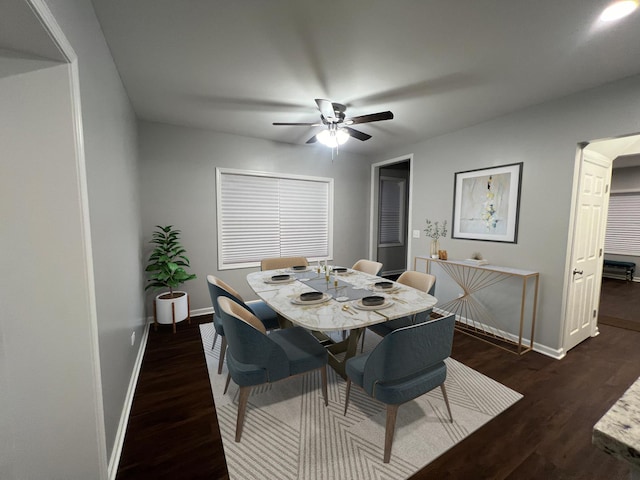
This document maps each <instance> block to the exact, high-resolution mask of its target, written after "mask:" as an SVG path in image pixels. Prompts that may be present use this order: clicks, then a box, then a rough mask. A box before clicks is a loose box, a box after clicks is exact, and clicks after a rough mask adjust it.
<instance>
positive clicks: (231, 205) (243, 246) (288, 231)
mask: <svg viewBox="0 0 640 480" xmlns="http://www.w3.org/2000/svg"><path fill="white" fill-rule="evenodd" d="M216 180H217V182H216V185H217V200H218V202H217V203H218V204H217V212H218V268H219V269H221V270H223V269H230V268H241V267H249V266H256V265H259V264H260V260H261V259H263V258H268V257H287V256H304V257H307V258H308V259H310V260H312V259H316V258H327V257H331V256H332V254H333V252H332V247H333V245H332V240H331V225H332V205H333V179H330V178H318V177H302V176H293V175H278V176H277V175H274V174H268V173H261V172H244V171H240V170H230V169H216Z"/></svg>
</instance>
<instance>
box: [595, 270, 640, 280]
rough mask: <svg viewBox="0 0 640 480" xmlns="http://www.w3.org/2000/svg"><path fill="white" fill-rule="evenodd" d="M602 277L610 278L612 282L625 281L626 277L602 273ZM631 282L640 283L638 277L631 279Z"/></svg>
mask: <svg viewBox="0 0 640 480" xmlns="http://www.w3.org/2000/svg"><path fill="white" fill-rule="evenodd" d="M602 276H603V277H604V278H611V279H613V280H625V281H626V280H627V277H626V276H625V275H618V274H616V273H604V272H603V273H602ZM632 281H633V282H640V277H633V280H632Z"/></svg>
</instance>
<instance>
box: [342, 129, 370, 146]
mask: <svg viewBox="0 0 640 480" xmlns="http://www.w3.org/2000/svg"><path fill="white" fill-rule="evenodd" d="M343 128H344V129H345V130H346V131H347V132H349V135H351V136H352V137H353V138H357V139H358V140H362V141H363V142H364V141H365V140H369V139H370V138H371V135H369V134H368V133H364V132H361V131H360V130H356V129H355V128H351V127H343Z"/></svg>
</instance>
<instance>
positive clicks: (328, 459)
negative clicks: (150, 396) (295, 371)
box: [200, 324, 522, 480]
mask: <svg viewBox="0 0 640 480" xmlns="http://www.w3.org/2000/svg"><path fill="white" fill-rule="evenodd" d="M200 332H201V336H202V344H203V348H204V351H205V356H206V359H207V367H208V369H209V376H210V378H211V388H212V390H213V397H214V399H215V404H216V412H217V414H218V422H219V424H220V430H221V433H222V441H223V445H224V452H225V456H226V459H227V466H228V468H229V475H230V477H231V479H236V480H249V479H260V480H264V479H277V480H284V479H296V480H297V479H305V480H312V479H318V480H331V479H336V480H348V479H350V480H356V479H363V480H364V479H367V480H368V479H403V478H407V477H410V476H411V475H412V474H414V473H415V472H417V471H418V470H420V469H421V468H422V467H424V466H425V465H427V464H428V463H429V462H431V461H433V460H434V459H435V458H437V457H438V456H439V455H441V454H442V453H444V452H445V451H447V450H448V449H449V448H451V447H452V446H454V445H455V444H456V443H458V442H460V441H461V440H462V439H464V438H465V437H467V436H468V435H470V434H471V433H472V432H474V431H475V430H477V429H478V428H480V427H481V426H482V425H484V424H485V423H487V422H488V421H490V420H491V419H492V418H494V417H495V416H497V415H499V414H500V413H501V412H503V411H504V410H506V409H507V408H508V407H509V406H511V405H513V404H514V403H515V402H517V401H518V400H519V399H521V398H522V395H520V394H519V393H517V392H515V391H513V390H511V389H509V388H507V387H505V386H504V385H502V384H500V383H498V382H496V381H494V380H492V379H490V378H488V377H486V376H484V375H482V374H480V373H478V372H476V371H475V370H473V369H471V368H469V367H467V366H465V365H463V364H462V363H460V362H457V361H455V360H453V359H448V360H447V367H448V374H447V380H446V384H445V385H446V388H447V394H448V395H449V401H450V403H451V410H452V412H453V418H454V422H453V423H450V422H449V420H448V415H447V409H446V406H445V403H444V400H443V399H442V395H441V391H440V389H439V388H438V389H436V390H433V391H432V392H429V393H427V394H426V395H423V396H422V397H420V398H418V399H416V400H414V401H411V402H408V403H406V404H404V405H402V406H401V407H400V409H399V410H398V419H397V424H396V433H395V438H394V442H393V450H392V453H391V462H390V463H388V464H384V463H383V462H382V454H383V448H384V428H385V415H386V407H385V405H384V404H382V403H380V402H377V401H376V400H372V399H371V398H369V397H368V396H367V395H366V394H365V393H364V392H363V391H362V390H361V389H360V388H358V387H355V386H354V388H352V389H351V400H350V402H349V410H348V412H347V416H346V417H345V416H344V415H343V411H344V396H345V386H346V383H345V381H344V380H343V379H342V378H341V377H340V376H338V375H337V374H335V372H334V371H333V369H331V368H329V369H328V371H329V376H328V377H329V391H328V393H329V406H328V407H325V406H324V402H323V399H322V391H321V389H320V375H319V374H318V373H311V374H307V375H304V376H298V377H294V378H291V379H287V380H282V381H280V382H277V383H275V384H273V385H266V386H261V387H256V388H255V389H254V390H253V391H252V394H251V397H250V398H249V406H248V408H247V415H246V417H245V424H244V430H243V433H242V440H241V442H240V443H236V442H235V441H234V436H235V422H236V414H237V401H238V399H237V392H238V388H237V386H236V385H235V384H234V383H233V381H231V384H230V386H229V391H228V392H227V394H226V395H223V394H222V392H223V391H224V382H225V379H226V376H227V370H226V366H225V368H224V369H223V372H222V374H221V375H218V374H217V365H218V354H219V351H220V350H219V348H220V339H218V341H217V342H216V348H215V349H213V350H212V349H211V344H212V342H213V334H214V329H213V324H203V325H200ZM366 339H367V342H366V344H365V351H367V350H370V349H372V348H373V347H374V346H375V345H376V343H377V342H378V341H380V337H378V336H377V335H375V334H372V333H371V332H368V334H367V335H366Z"/></svg>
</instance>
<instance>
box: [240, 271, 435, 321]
mask: <svg viewBox="0 0 640 480" xmlns="http://www.w3.org/2000/svg"><path fill="white" fill-rule="evenodd" d="M281 273H287V274H291V272H290V271H289V270H285V269H282V270H268V271H262V272H253V273H250V274H248V275H247V282H248V283H249V286H250V287H251V288H252V289H253V291H254V292H256V294H257V295H258V296H259V297H260V298H261V299H262V300H264V301H265V302H266V303H267V304H268V305H269V306H270V307H271V308H273V309H274V310H275V311H276V312H278V313H279V314H280V315H282V316H283V317H285V318H287V319H289V320H290V321H291V322H293V323H294V324H296V325H300V326H302V327H305V328H308V329H310V330H316V331H331V330H352V329H354V328H362V327H367V326H369V325H374V324H376V323H382V322H386V321H387V320H393V319H395V318H401V317H405V316H408V315H413V314H414V313H418V312H422V311H424V310H427V309H429V308H431V307H433V306H434V305H435V304H436V302H437V299H436V298H435V297H433V296H432V295H429V294H427V293H424V292H421V291H420V290H416V289H415V288H412V287H408V286H406V285H402V284H400V283H395V282H394V283H395V285H394V290H393V291H391V292H384V293H380V292H378V291H374V290H375V287H373V285H374V284H375V283H376V282H379V281H381V280H384V279H382V278H380V277H376V276H374V275H368V274H366V273H363V272H357V271H355V270H349V271H348V273H347V274H342V275H339V277H338V279H339V284H340V285H344V284H348V289H349V290H352V293H354V292H358V291H361V292H362V293H361V294H356V295H355V296H356V297H358V298H354V299H350V300H346V301H338V300H336V298H342V296H343V295H344V292H345V290H346V289H342V288H338V290H336V289H335V288H333V287H332V286H333V281H334V277H333V276H332V277H331V278H330V282H329V284H328V285H327V287H328V289H327V293H329V294H331V296H332V298H331V300H329V301H327V302H324V303H319V304H315V305H298V304H295V303H293V301H295V300H296V299H297V298H298V297H299V295H300V294H301V293H303V292H311V291H315V290H316V289H315V288H313V286H312V285H313V284H314V283H315V284H316V285H317V281H316V282H313V281H312V282H311V285H310V284H308V283H307V282H306V281H307V280H314V279H316V280H317V279H318V274H317V273H316V271H315V270H314V269H310V270H309V272H304V273H295V274H292V275H293V276H294V277H296V280H295V281H292V282H290V283H284V284H272V283H268V282H269V281H270V280H271V277H272V276H273V275H277V274H281ZM365 295H380V296H383V297H385V298H386V299H387V301H388V302H389V303H390V305H389V306H387V307H386V308H378V309H376V310H361V309H358V308H356V307H355V306H354V304H356V302H358V300H359V298H361V297H363V296H365ZM385 303H387V302H385Z"/></svg>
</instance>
